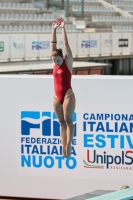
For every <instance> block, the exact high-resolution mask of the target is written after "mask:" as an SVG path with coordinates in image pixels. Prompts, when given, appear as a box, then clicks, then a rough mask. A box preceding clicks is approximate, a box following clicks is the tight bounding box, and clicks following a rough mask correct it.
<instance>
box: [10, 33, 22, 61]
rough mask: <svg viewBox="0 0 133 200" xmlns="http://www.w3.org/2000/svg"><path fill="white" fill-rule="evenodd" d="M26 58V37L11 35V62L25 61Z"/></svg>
mask: <svg viewBox="0 0 133 200" xmlns="http://www.w3.org/2000/svg"><path fill="white" fill-rule="evenodd" d="M24 56H25V42H24V35H21V34H19V35H16V34H15V35H11V60H12V59H20V60H21V59H24Z"/></svg>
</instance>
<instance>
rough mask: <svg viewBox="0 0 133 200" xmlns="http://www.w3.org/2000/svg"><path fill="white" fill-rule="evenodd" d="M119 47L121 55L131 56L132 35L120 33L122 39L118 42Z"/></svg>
mask: <svg viewBox="0 0 133 200" xmlns="http://www.w3.org/2000/svg"><path fill="white" fill-rule="evenodd" d="M119 45H121V47H122V54H124V55H126V54H131V52H132V34H131V33H122V39H121V40H120V41H119Z"/></svg>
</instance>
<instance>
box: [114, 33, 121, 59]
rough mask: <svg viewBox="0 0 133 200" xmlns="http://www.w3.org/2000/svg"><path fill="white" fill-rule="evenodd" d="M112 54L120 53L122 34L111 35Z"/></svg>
mask: <svg viewBox="0 0 133 200" xmlns="http://www.w3.org/2000/svg"><path fill="white" fill-rule="evenodd" d="M112 39H113V43H112V54H114V55H120V54H121V53H122V47H121V44H120V43H121V40H122V33H112Z"/></svg>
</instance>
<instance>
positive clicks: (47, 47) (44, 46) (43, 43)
mask: <svg viewBox="0 0 133 200" xmlns="http://www.w3.org/2000/svg"><path fill="white" fill-rule="evenodd" d="M39 44H40V48H39V58H40V59H41V58H46V57H51V35H50V34H42V35H39Z"/></svg>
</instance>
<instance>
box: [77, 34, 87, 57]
mask: <svg viewBox="0 0 133 200" xmlns="http://www.w3.org/2000/svg"><path fill="white" fill-rule="evenodd" d="M77 45H78V57H81V56H83V57H86V56H88V55H89V45H90V43H89V34H88V33H84V34H82V33H79V34H78V37H77Z"/></svg>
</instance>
